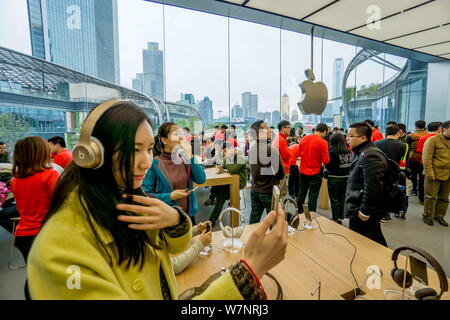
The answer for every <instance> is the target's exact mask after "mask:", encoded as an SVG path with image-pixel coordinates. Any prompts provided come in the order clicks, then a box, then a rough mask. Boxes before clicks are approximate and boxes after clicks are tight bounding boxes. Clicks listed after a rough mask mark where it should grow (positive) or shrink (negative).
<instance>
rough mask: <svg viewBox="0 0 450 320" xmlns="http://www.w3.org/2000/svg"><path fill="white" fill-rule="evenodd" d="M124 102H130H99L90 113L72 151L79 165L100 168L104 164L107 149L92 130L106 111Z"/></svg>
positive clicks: (74, 159)
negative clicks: (94, 135) (93, 134)
mask: <svg viewBox="0 0 450 320" xmlns="http://www.w3.org/2000/svg"><path fill="white" fill-rule="evenodd" d="M122 103H130V102H129V101H128V100H122V99H113V100H108V101H105V102H103V103H101V104H99V105H98V106H97V107H95V108H94V109H92V111H91V112H90V113H89V114H88V116H87V118H86V119H85V120H84V123H83V127H82V128H81V132H80V138H79V140H78V143H77V145H76V146H75V148H74V149H73V152H72V154H73V161H74V162H75V163H76V164H77V165H78V166H79V167H82V168H87V169H98V168H100V167H101V166H102V165H103V158H104V155H105V149H104V148H103V145H102V143H101V142H100V141H99V140H98V139H97V138H95V137H93V136H92V132H93V131H94V127H95V124H96V123H97V121H98V120H99V119H100V117H101V116H102V115H103V114H104V113H105V112H106V111H108V110H109V109H111V108H112V107H114V106H116V105H118V104H122Z"/></svg>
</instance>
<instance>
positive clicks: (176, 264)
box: [171, 221, 212, 274]
mask: <svg viewBox="0 0 450 320" xmlns="http://www.w3.org/2000/svg"><path fill="white" fill-rule="evenodd" d="M208 223H211V222H210V221H204V222H201V223H199V224H198V225H195V226H193V227H192V237H195V236H198V235H200V237H198V238H197V239H195V240H194V244H192V245H191V246H190V247H189V249H187V250H185V251H184V252H183V253H181V254H179V255H177V256H176V257H173V258H171V260H172V266H173V270H174V271H175V274H179V273H181V272H183V270H184V269H186V268H187V266H188V265H189V264H191V262H192V261H193V260H194V259H195V258H196V257H197V256H198V255H199V254H200V252H201V251H202V250H203V248H204V247H206V246H208V245H209V244H210V243H211V241H212V233H211V231H209V232H206V226H207V224H208Z"/></svg>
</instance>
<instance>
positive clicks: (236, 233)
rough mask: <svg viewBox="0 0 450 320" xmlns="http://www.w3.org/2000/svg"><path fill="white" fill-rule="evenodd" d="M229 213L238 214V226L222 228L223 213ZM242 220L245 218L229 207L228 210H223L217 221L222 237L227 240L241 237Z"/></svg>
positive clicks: (242, 229)
mask: <svg viewBox="0 0 450 320" xmlns="http://www.w3.org/2000/svg"><path fill="white" fill-rule="evenodd" d="M230 211H233V212H236V213H238V214H239V223H240V225H239V226H238V227H235V228H232V227H231V226H226V227H224V225H223V223H222V217H223V215H224V213H225V212H230ZM244 218H245V217H244V214H243V213H242V212H241V211H240V210H238V209H236V208H233V207H230V208H226V209H225V210H223V211H222V212H221V213H220V215H219V219H218V220H219V225H220V228H221V229H222V232H223V235H224V236H225V237H227V238H240V237H241V236H242V234H243V233H244V225H242V224H243V223H244V222H245V220H244Z"/></svg>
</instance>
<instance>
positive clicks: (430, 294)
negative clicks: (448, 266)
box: [391, 246, 448, 300]
mask: <svg viewBox="0 0 450 320" xmlns="http://www.w3.org/2000/svg"><path fill="white" fill-rule="evenodd" d="M404 250H410V251H413V252H415V253H417V254H419V255H421V256H422V257H424V258H425V259H427V261H428V262H429V263H430V264H431V266H432V267H433V268H434V270H435V271H436V273H437V275H438V277H439V282H440V286H441V292H439V294H437V292H436V291H435V290H434V289H432V288H423V289H420V290H417V291H416V293H415V297H416V299H417V300H439V299H440V298H441V296H442V294H443V293H444V292H447V291H448V282H447V277H446V275H445V272H444V269H442V267H441V265H440V264H439V262H437V261H436V259H435V258H433V257H432V256H431V255H430V254H429V253H428V252H426V251H425V250H423V249H420V248H418V247H415V246H404V247H400V248H397V249H395V250H394V252H393V253H392V261H394V268H392V270H391V276H392V279H393V280H394V282H395V283H396V284H397V285H398V286H400V287H402V288H403V281H404V282H405V288H409V287H411V285H412V283H413V278H412V275H411V274H410V273H409V272H408V271H407V270H403V269H399V268H398V266H397V258H398V255H399V254H400V252H402V251H404ZM405 274H406V275H405Z"/></svg>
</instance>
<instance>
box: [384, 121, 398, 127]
mask: <svg viewBox="0 0 450 320" xmlns="http://www.w3.org/2000/svg"><path fill="white" fill-rule="evenodd" d="M396 125H397V122H395V121H389V122H388V123H386V126H387V127H389V126H396Z"/></svg>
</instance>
